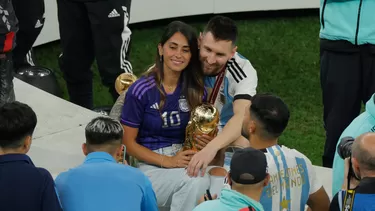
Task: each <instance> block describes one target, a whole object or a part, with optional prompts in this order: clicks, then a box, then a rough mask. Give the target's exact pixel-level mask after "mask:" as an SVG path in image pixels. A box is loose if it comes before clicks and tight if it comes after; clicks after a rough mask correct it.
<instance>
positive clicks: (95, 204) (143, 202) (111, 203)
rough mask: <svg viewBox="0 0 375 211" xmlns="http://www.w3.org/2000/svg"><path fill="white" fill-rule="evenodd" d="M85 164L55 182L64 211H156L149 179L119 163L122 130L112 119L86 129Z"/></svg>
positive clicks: (95, 123) (98, 122) (64, 173)
mask: <svg viewBox="0 0 375 211" xmlns="http://www.w3.org/2000/svg"><path fill="white" fill-rule="evenodd" d="M85 133H86V143H84V144H83V146H82V149H83V153H84V154H85V155H86V159H85V161H84V163H83V164H82V165H80V166H78V167H76V168H73V169H70V170H68V171H66V172H63V173H61V174H59V175H58V176H57V178H56V180H55V182H56V188H57V191H58V194H59V196H60V200H61V204H62V207H63V210H64V211H78V210H79V211H103V210H132V211H157V210H158V207H157V202H156V196H155V193H154V191H153V189H152V184H151V182H150V180H149V178H148V177H147V176H146V175H145V174H143V173H142V172H141V171H140V170H139V169H136V168H134V167H131V166H128V165H124V164H122V163H117V159H118V157H120V156H121V149H122V146H121V142H122V138H123V128H122V125H121V124H120V122H118V121H116V120H113V119H111V118H109V117H97V118H94V119H93V120H91V122H90V123H89V124H88V125H87V126H86V129H85Z"/></svg>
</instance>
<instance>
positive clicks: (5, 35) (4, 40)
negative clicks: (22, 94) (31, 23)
mask: <svg viewBox="0 0 375 211" xmlns="http://www.w3.org/2000/svg"><path fill="white" fill-rule="evenodd" d="M0 16H1V20H0V106H2V105H3V104H5V103H7V102H13V101H14V100H15V94H14V88H13V65H12V52H13V50H14V47H15V41H16V33H17V31H18V20H17V17H16V14H15V12H14V9H13V5H12V2H11V1H9V0H0Z"/></svg>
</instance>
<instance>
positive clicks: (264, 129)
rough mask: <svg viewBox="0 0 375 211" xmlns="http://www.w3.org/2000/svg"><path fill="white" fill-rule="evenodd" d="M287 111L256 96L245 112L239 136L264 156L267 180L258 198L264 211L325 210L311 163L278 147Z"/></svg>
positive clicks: (326, 199)
mask: <svg viewBox="0 0 375 211" xmlns="http://www.w3.org/2000/svg"><path fill="white" fill-rule="evenodd" d="M289 116H290V114H289V109H288V107H287V105H286V104H285V103H284V102H283V101H282V100H281V99H280V98H279V97H276V96H274V95H270V94H256V95H254V96H253V97H252V99H251V105H250V106H249V107H247V108H246V109H245V117H244V120H243V124H242V135H243V136H244V137H246V138H247V139H248V140H249V141H250V145H251V147H253V148H255V149H258V150H261V151H263V152H264V153H265V154H266V157H267V164H268V174H269V175H270V181H269V183H268V185H267V186H266V187H265V188H264V189H263V194H262V197H261V199H260V202H261V204H262V205H263V207H264V210H267V211H271V210H274V211H276V210H277V211H284V210H288V211H297V210H298V211H304V210H305V206H306V204H307V205H308V206H309V207H310V208H311V210H313V211H326V210H329V205H330V200H329V197H328V195H327V193H326V191H325V189H324V187H323V185H322V183H321V182H320V180H321V179H323V178H318V175H316V172H315V170H314V167H313V165H312V164H311V161H310V160H309V159H308V158H307V157H306V156H305V155H303V154H302V153H300V152H298V151H297V150H294V149H289V148H287V147H285V146H281V145H278V138H279V137H280V135H281V134H282V133H283V131H284V130H285V128H286V127H287V125H288V121H289Z"/></svg>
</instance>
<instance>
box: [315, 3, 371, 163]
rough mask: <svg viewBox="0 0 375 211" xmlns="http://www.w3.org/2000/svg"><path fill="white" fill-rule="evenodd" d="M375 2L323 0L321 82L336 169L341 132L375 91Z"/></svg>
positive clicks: (329, 152) (327, 152)
mask: <svg viewBox="0 0 375 211" xmlns="http://www.w3.org/2000/svg"><path fill="white" fill-rule="evenodd" d="M374 10H375V1H363V0H353V1H339V0H320V82H321V88H322V95H323V106H324V108H323V112H324V115H323V119H324V128H325V130H326V142H325V146H324V153H323V166H324V167H329V168H332V164H333V157H334V154H335V151H336V144H337V142H338V140H339V137H340V135H341V133H342V132H343V131H344V129H345V128H346V127H347V126H348V125H349V124H350V122H351V121H352V120H353V119H354V118H355V117H357V116H358V115H359V113H360V110H361V105H362V103H366V102H367V101H368V100H369V99H370V97H371V95H372V94H373V93H374V92H375V65H374V63H375V25H374V23H375V15H374Z"/></svg>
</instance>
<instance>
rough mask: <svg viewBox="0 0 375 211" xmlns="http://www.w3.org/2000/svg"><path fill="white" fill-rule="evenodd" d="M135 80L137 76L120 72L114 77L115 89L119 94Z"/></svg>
mask: <svg viewBox="0 0 375 211" xmlns="http://www.w3.org/2000/svg"><path fill="white" fill-rule="evenodd" d="M136 80H137V76H135V75H134V74H131V73H122V74H121V75H119V76H118V77H117V78H116V82H115V89H116V91H117V93H118V94H119V95H121V94H122V93H123V92H124V91H126V90H128V88H129V87H130V85H132V84H133V83H134V82H135V81H136Z"/></svg>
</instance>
